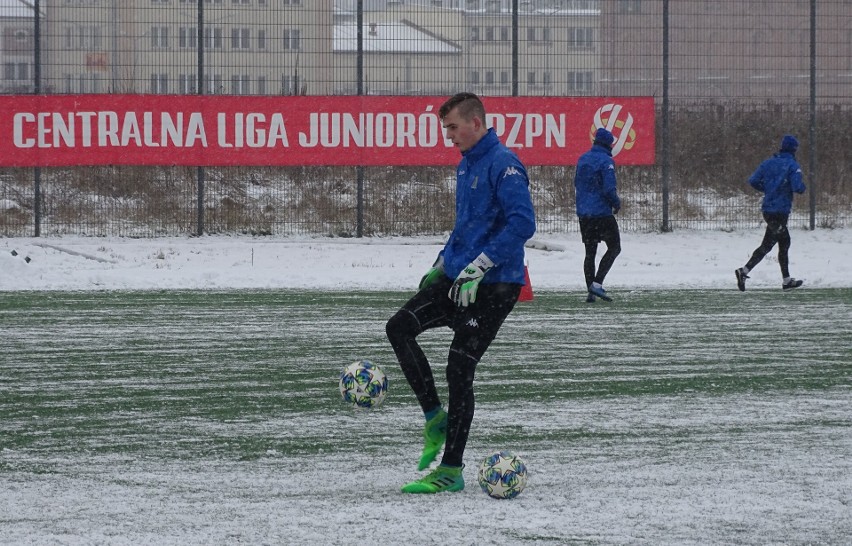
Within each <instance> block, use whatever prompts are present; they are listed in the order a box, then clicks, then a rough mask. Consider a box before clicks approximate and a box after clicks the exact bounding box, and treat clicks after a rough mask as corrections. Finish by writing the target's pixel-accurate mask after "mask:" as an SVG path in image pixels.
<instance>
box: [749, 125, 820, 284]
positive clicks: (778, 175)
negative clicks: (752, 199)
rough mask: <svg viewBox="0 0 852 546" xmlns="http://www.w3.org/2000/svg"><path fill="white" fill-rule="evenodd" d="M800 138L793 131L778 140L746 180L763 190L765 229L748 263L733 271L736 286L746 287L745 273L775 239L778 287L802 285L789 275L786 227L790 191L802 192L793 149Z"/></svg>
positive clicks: (798, 168) (789, 206) (762, 207)
mask: <svg viewBox="0 0 852 546" xmlns="http://www.w3.org/2000/svg"><path fill="white" fill-rule="evenodd" d="M798 148H799V141H798V140H796V137H794V136H792V135H784V138H783V139H782V140H781V150H780V151H779V152H778V153H776V154H775V155H773V156H772V157H770V158H769V159H767V160H766V161H764V162H763V163H761V164H760V166H759V167H758V168H757V170H756V171H754V174H752V175H751V176H750V177H749V179H748V183H749V184H750V185H751V187H753V188H754V189H756V190H758V191H762V192H763V194H764V195H763V205H762V206H761V210H762V211H763V219H764V220H766V233H765V234H764V235H763V241H762V242H761V243H760V246H759V247H757V248H756V249H755V251H754V253H753V254H752V255H751V258H750V259H749V261H748V263H746V264H745V266H743V267H740V268H739V269H736V270H735V271H734V275H735V276H736V278H737V288H739V289H740V291H741V292H744V291H745V281H746V279H747V278H748V273H749V272H750V271H751V270H752V269H754V267H755V266H756V265H757V264H759V263H760V261H761V260H762V259H763V258H764V256H766V255H767V254H768V253H769V251H770V250H772V247H774V246H775V243H778V265H780V266H781V277H782V278H783V281H782V283H781V288H782V289H784V290H791V289H793V288H798V287H800V286H802V281H801V280H799V279H794V278H793V277H791V276H790V267H789V264H790V259H789V256H788V251H789V250H790V232H789V231H788V230H787V219H788V218H789V217H790V211H791V210H792V208H793V192H795V193H804V192H805V183H804V182H803V181H802V168H801V167H800V166H799V163H798V162H796V150H797V149H798Z"/></svg>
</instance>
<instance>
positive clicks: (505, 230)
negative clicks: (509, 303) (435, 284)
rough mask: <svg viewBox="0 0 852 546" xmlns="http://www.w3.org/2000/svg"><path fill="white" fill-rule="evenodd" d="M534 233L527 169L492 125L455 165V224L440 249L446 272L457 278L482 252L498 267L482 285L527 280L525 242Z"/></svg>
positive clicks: (533, 216)
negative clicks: (525, 278) (525, 275)
mask: <svg viewBox="0 0 852 546" xmlns="http://www.w3.org/2000/svg"><path fill="white" fill-rule="evenodd" d="M534 233H535V213H534V211H533V206H532V198H531V197H530V189H529V178H528V177H527V170H526V169H525V168H524V166H523V164H522V163H521V161H520V159H518V156H517V155H515V153H514V152H512V151H511V150H509V149H508V148H506V146H504V145H503V143H501V142H500V139H499V138H497V134H496V133H495V132H494V129H493V128H492V129H488V133H486V135H485V136H483V137H482V139H480V141H479V142H477V143H476V144H475V145H474V146H473V148H471V149H470V150H468V151H466V152H464V153H463V154H462V160H461V162H460V163H459V166H458V168H457V169H456V224H455V227H453V232H452V233H451V234H450V238H449V239H448V240H447V244H446V245H445V246H444V249H443V250H442V251H441V255H443V257H444V273H445V274H446V275H447V276H448V277H450V278H453V279H455V278H456V277H458V275H459V273H461V271H462V270H463V269H464V268H465V267H467V266H468V264H470V263H471V262H472V261H473V260H474V259H476V257H477V256H479V254H480V253H482V252H484V253H485V255H486V256H488V257H489V258H490V259H491V261H492V262H494V267H493V268H491V269H490V270H489V271H488V273H486V274H485V277H484V278H483V279H482V284H493V283H498V282H508V283H518V284H524V244H525V243H526V242H527V240H529V238H530V237H532V236H533V234H534Z"/></svg>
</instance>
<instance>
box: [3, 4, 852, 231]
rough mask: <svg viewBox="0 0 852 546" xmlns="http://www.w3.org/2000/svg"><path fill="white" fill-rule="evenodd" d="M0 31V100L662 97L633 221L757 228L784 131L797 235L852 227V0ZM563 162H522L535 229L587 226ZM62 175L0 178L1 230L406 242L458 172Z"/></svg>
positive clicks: (405, 12)
mask: <svg viewBox="0 0 852 546" xmlns="http://www.w3.org/2000/svg"><path fill="white" fill-rule="evenodd" d="M0 27H2V36H3V40H2V49H0V57H2V60H3V78H2V80H0V92H2V93H5V94H7V95H14V96H21V97H23V96H24V95H33V94H35V95H48V96H50V95H90V94H135V93H138V94H146V95H151V94H154V95H239V96H246V97H249V96H279V97H281V101H284V102H282V104H286V101H287V100H288V99H287V97H292V96H304V95H308V96H318V97H328V96H334V95H388V96H412V95H414V96H419V95H423V96H438V95H444V96H446V95H450V94H452V93H455V92H457V91H461V90H466V91H473V92H476V93H479V94H481V95H482V96H483V97H484V98H485V103H486V107H488V103H489V101H488V97H501V96H503V97H505V96H514V97H596V96H604V97H642V96H649V97H654V102H655V110H656V120H655V123H656V135H655V136H656V139H655V140H656V154H655V156H656V159H655V161H654V164H652V165H630V166H627V165H621V166H619V167H618V178H619V191H620V194H621V196H622V200H623V201H624V203H625V204H624V207H623V209H622V212H621V213H620V223H621V225H622V227H623V229H625V230H658V229H683V228H697V229H740V228H746V227H755V226H758V225H760V224H761V222H762V220H761V216H760V214H759V198H760V196H759V195H758V194H757V193H756V192H754V191H753V190H751V189H750V188H749V187H748V186H747V184H746V179H747V177H748V175H749V174H750V173H751V172H752V171H753V170H754V169H755V168H756V167H757V165H758V164H759V163H760V161H762V160H763V159H765V158H766V157H768V156H769V155H771V154H772V153H773V152H774V151H776V150H777V148H778V145H779V143H780V140H781V136H782V135H783V134H785V133H792V134H795V135H797V136H798V137H799V140H800V141H801V142H802V146H801V148H800V151H799V154H798V159H799V161H800V163H801V164H802V167H803V170H804V172H805V177H806V182H807V184H808V186H809V188H808V193H807V194H805V195H804V196H800V197H798V198H797V199H796V203H795V207H794V212H793V215H792V217H791V225H793V226H796V227H840V226H848V225H852V173H850V166H852V161H850V159H849V158H850V152H849V150H850V148H852V146H850V145H852V142H850V139H852V137H850V136H849V131H848V127H850V126H852V2H850V1H849V0H820V1H819V2H817V1H816V0H810V1H800V0H776V1H773V2H765V1H754V0H717V1H712V2H711V1H700V0H677V1H668V0H524V1H519V0H405V1H402V0H397V1H379V0H337V1H334V2H333V1H331V0H315V1H308V0H122V1H118V0H42V1H41V2H38V1H35V2H34V1H33V0H28V1H23V0H18V1H9V0H3V1H2V2H0ZM43 153H44V154H45V156H44V157H48V155H49V154H50V153H51V150H50V149H45V150H44V152H43ZM80 154H81V155H80V164H82V165H86V164H87V161H86V158H85V150H81V152H80ZM117 163H120V162H117ZM569 163H570V162H566V164H565V166H561V167H560V166H538V165H530V166H529V172H530V178H531V188H532V193H533V199H534V203H535V206H536V213H537V220H538V229H539V231H540V232H564V231H572V230H575V229H576V220H575V219H574V214H573V210H574V209H573V206H574V203H573V193H574V192H573V184H572V180H573V167H572V166H571V165H570V164H569ZM616 163H618V158H616ZM50 164H52V163H50V162H48V161H46V162H45V163H44V165H41V166H36V167H28V168H0V235H4V236H29V235H37V236H38V235H60V234H85V235H98V236H99V235H123V236H142V237H145V236H155V235H178V234H196V233H255V234H271V235H292V234H328V235H335V236H352V235H360V234H364V235H372V234H382V235H393V234H403V235H410V234H428V233H440V232H444V231H446V230H448V229H450V228H451V226H452V222H453V217H454V205H453V200H454V195H453V194H454V169H453V167H451V166H446V165H444V166H434V167H423V166H375V165H373V166H360V167H359V166H333V165H334V164H335V163H334V161H332V160H331V158H329V161H328V165H330V166H315V165H313V166H307V165H306V166H264V167H253V166H228V167H212V166H210V165H199V166H197V167H186V166H180V167H176V166H172V165H171V164H169V163H167V162H164V164H163V165H162V166H155V167H152V166H138V165H136V166H126V165H119V164H116V165H111V166H104V165H100V166H77V167H47V166H46V165H50Z"/></svg>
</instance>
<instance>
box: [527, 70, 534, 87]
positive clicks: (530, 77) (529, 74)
mask: <svg viewBox="0 0 852 546" xmlns="http://www.w3.org/2000/svg"><path fill="white" fill-rule="evenodd" d="M527 85H535V72H527Z"/></svg>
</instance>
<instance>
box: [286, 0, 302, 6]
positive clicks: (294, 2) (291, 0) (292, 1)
mask: <svg viewBox="0 0 852 546" xmlns="http://www.w3.org/2000/svg"><path fill="white" fill-rule="evenodd" d="M281 3H282V4H284V5H285V6H301V5H302V0H282V1H281Z"/></svg>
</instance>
